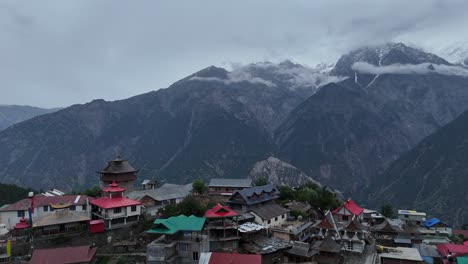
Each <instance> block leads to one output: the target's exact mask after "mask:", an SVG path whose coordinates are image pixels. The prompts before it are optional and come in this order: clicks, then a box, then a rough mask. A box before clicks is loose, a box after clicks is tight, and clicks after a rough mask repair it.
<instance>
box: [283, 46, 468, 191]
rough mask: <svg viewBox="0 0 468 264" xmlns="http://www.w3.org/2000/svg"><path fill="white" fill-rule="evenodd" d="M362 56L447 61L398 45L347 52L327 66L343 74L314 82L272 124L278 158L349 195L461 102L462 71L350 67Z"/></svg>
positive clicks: (464, 92) (463, 105) (381, 61)
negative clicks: (316, 86) (313, 89)
mask: <svg viewBox="0 0 468 264" xmlns="http://www.w3.org/2000/svg"><path fill="white" fill-rule="evenodd" d="M363 61H364V62H367V63H368V64H370V65H373V66H374V67H379V65H388V63H395V62H399V61H401V63H405V64H411V65H418V64H421V63H424V62H425V63H432V64H433V65H435V66H436V67H440V66H437V65H446V66H447V67H449V68H450V67H455V66H451V65H450V64H448V63H447V62H446V61H445V60H443V59H441V58H439V57H437V56H435V55H432V54H426V53H424V52H422V51H418V50H414V49H411V48H408V47H405V46H402V44H391V45H386V46H383V47H377V48H373V49H371V48H365V49H361V50H358V51H354V52H351V53H350V54H347V55H344V56H343V57H342V58H341V59H340V60H339V61H338V63H337V64H336V67H335V69H334V70H333V71H334V72H335V73H338V74H343V75H345V74H347V75H348V77H349V78H348V79H347V80H345V81H343V82H340V83H337V84H330V85H327V86H324V87H322V88H321V89H320V90H319V91H318V92H317V93H316V94H315V95H314V96H311V97H310V98H308V99H307V100H306V101H305V102H303V103H302V104H301V105H299V106H298V107H297V108H296V109H295V110H294V111H292V112H291V114H290V116H289V117H288V118H287V119H286V121H285V122H283V124H282V125H281V126H280V127H279V128H278V129H277V130H276V131H275V139H276V142H277V144H278V145H279V150H280V154H279V155H278V157H279V158H280V159H282V160H284V161H286V162H288V163H290V164H293V165H294V166H296V167H297V168H299V169H300V170H302V171H304V172H305V173H306V174H307V175H309V176H311V177H313V178H314V179H317V180H318V181H319V182H321V183H323V184H325V185H329V186H333V187H334V188H337V189H339V190H340V191H344V192H345V193H346V194H347V195H353V196H355V195H356V194H357V193H359V192H365V191H366V187H367V186H369V185H370V184H371V182H372V181H373V180H376V181H378V175H379V174H381V173H382V172H383V171H384V170H385V169H386V168H387V167H388V166H389V164H390V163H391V162H393V161H394V160H395V159H397V158H398V157H399V155H401V154H402V153H404V152H406V151H408V150H410V149H411V148H412V147H413V146H415V145H416V144H417V143H418V142H419V141H421V140H422V139H423V138H424V137H426V136H428V135H429V134H431V133H433V132H434V131H436V130H437V129H439V128H440V127H442V126H444V125H445V124H447V123H448V122H450V121H452V120H453V119H455V118H456V117H457V116H458V115H459V114H460V113H462V112H463V111H465V110H466V109H467V107H468V89H467V87H468V78H466V77H464V76H457V75H445V74H439V73H437V72H430V71H429V70H427V71H424V73H413V72H403V73H402V72H401V69H400V68H399V69H398V70H400V72H399V73H392V72H389V73H385V74H379V75H375V74H370V73H367V72H364V73H362V72H358V71H357V70H355V69H354V67H353V65H355V63H357V62H363ZM430 65H431V64H430ZM418 67H420V66H418ZM385 69H390V70H392V69H391V68H385ZM454 69H456V70H459V69H458V68H454Z"/></svg>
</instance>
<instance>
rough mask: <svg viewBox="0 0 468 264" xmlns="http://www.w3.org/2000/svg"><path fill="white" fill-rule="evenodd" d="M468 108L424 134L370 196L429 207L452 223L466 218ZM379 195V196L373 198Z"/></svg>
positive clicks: (384, 176)
mask: <svg viewBox="0 0 468 264" xmlns="http://www.w3.org/2000/svg"><path fill="white" fill-rule="evenodd" d="M467 131H468V112H465V113H463V114H462V115H461V116H460V117H458V118H457V119H455V120H454V121H452V122H451V123H450V124H448V125H446V126H445V127H443V128H441V129H440V130H438V131H437V132H436V133H434V134H432V135H430V136H428V137H427V138H425V139H424V140H423V141H422V142H421V143H419V144H418V145H417V146H416V147H415V148H414V149H412V150H411V151H409V152H408V153H406V154H404V155H402V156H401V157H400V158H399V159H398V160H397V161H395V162H394V163H393V164H392V165H391V166H390V167H389V168H388V169H387V170H386V171H385V173H384V174H383V177H382V178H381V179H380V181H379V182H378V183H376V185H375V188H376V189H377V192H375V193H373V195H371V196H370V197H369V200H371V201H372V200H373V201H375V202H374V204H376V205H378V202H379V201H386V202H388V203H391V204H393V205H394V206H398V207H399V208H418V209H421V210H428V211H430V212H431V215H435V216H437V217H440V218H441V219H444V220H451V221H450V223H451V224H452V226H458V225H461V224H464V223H466V222H467V221H468V193H467V191H466V185H467V179H468V178H467V177H468V159H467V157H468V155H467V153H468V134H467ZM376 197H378V199H374V198H376Z"/></svg>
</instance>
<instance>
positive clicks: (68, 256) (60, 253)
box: [29, 246, 97, 264]
mask: <svg viewBox="0 0 468 264" xmlns="http://www.w3.org/2000/svg"><path fill="white" fill-rule="evenodd" d="M96 249H97V248H95V247H90V246H77V247H63V248H47V249H35V250H34V251H33V254H32V257H31V260H30V261H29V264H44V263H47V264H63V263H67V264H75V263H76V264H78V263H80V264H82V263H94V261H95V260H96Z"/></svg>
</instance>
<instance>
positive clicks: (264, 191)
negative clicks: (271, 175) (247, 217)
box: [228, 184, 280, 205]
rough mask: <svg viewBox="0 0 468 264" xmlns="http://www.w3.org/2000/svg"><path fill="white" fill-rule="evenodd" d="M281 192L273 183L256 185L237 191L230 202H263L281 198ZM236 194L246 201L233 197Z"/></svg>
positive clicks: (250, 203) (248, 203) (251, 203)
mask: <svg viewBox="0 0 468 264" xmlns="http://www.w3.org/2000/svg"><path fill="white" fill-rule="evenodd" d="M269 193H271V194H269ZM279 194H280V192H279V191H278V189H276V188H275V186H273V185H271V184H268V185H263V186H255V187H251V188H246V189H243V190H239V191H235V192H234V193H233V194H232V195H231V197H230V198H229V200H228V203H236V204H247V205H253V204H257V203H261V202H266V201H271V200H274V199H279ZM236 195H240V196H241V197H242V199H243V200H244V202H242V201H237V200H235V199H233V198H234V197H235V196H236Z"/></svg>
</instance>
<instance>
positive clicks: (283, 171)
mask: <svg viewBox="0 0 468 264" xmlns="http://www.w3.org/2000/svg"><path fill="white" fill-rule="evenodd" d="M249 178H251V179H252V180H253V181H255V180H257V179H266V180H267V181H268V182H269V183H272V184H275V185H278V186H280V185H286V186H300V185H303V184H306V183H310V182H313V183H315V184H317V185H318V186H321V184H320V183H319V182H317V181H315V180H314V179H313V178H311V177H309V176H308V175H307V174H305V173H304V172H302V171H301V170H299V169H298V168H296V167H294V166H293V165H291V164H289V163H286V162H284V161H282V160H280V159H278V158H275V157H268V159H266V160H262V161H259V162H256V163H255V164H254V166H253V168H252V170H250V172H249Z"/></svg>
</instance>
